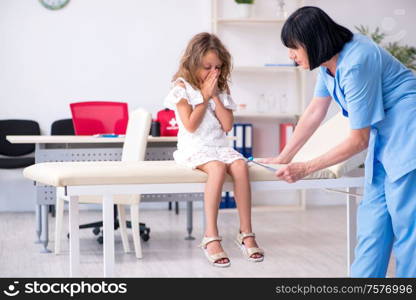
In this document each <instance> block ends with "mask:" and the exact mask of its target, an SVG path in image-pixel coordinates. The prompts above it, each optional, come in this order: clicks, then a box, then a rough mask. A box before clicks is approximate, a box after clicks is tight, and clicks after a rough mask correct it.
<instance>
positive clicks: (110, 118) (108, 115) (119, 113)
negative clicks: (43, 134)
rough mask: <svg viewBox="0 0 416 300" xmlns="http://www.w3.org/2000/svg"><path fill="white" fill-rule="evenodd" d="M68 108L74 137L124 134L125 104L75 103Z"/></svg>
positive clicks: (125, 124) (102, 102)
mask: <svg viewBox="0 0 416 300" xmlns="http://www.w3.org/2000/svg"><path fill="white" fill-rule="evenodd" d="M70 107H71V113H72V120H73V123H74V129H75V134H76V135H93V134H103V133H115V134H125V133H126V128H127V122H128V119H129V113H128V107H127V103H125V102H109V101H91V102H77V103H71V104H70Z"/></svg>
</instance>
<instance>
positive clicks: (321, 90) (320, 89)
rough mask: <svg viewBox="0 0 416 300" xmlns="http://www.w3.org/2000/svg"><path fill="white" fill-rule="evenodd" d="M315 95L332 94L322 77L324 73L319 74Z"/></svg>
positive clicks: (326, 95) (324, 95)
mask: <svg viewBox="0 0 416 300" xmlns="http://www.w3.org/2000/svg"><path fill="white" fill-rule="evenodd" d="M313 95H314V97H329V96H331V95H330V94H329V92H328V89H327V87H326V84H325V81H324V80H323V79H322V75H321V74H319V75H318V78H317V80H316V84H315V91H314V93H313Z"/></svg>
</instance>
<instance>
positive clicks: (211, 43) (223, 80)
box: [173, 32, 232, 92]
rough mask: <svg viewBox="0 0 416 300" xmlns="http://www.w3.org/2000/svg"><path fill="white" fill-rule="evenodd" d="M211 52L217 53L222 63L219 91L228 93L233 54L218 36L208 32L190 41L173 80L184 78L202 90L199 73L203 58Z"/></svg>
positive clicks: (199, 34)
mask: <svg viewBox="0 0 416 300" xmlns="http://www.w3.org/2000/svg"><path fill="white" fill-rule="evenodd" d="M209 51H213V52H214V53H216V54H217V55H218V58H219V59H220V61H221V62H222V65H221V72H220V74H219V77H218V89H219V90H220V91H221V92H228V91H229V87H228V82H229V81H230V76H231V75H230V74H231V68H232V62H231V54H230V53H229V52H228V50H227V48H226V47H225V46H224V44H223V43H222V42H221V40H220V39H219V38H218V37H217V36H216V35H214V34H212V33H208V32H201V33H198V34H197V35H195V36H194V37H193V38H192V39H191V40H190V41H189V43H188V46H187V47H186V49H185V53H184V54H183V56H182V58H181V61H180V63H179V70H178V71H177V72H176V74H175V75H174V76H173V80H175V79H177V78H178V77H183V78H184V79H185V80H186V81H188V82H189V83H190V84H191V85H192V86H193V87H194V88H198V89H199V88H201V84H202V82H200V81H199V79H198V78H197V71H198V68H200V67H201V65H202V58H203V57H204V56H205V55H206V54H207V53H208V52H209Z"/></svg>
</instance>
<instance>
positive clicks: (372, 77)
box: [341, 62, 384, 129]
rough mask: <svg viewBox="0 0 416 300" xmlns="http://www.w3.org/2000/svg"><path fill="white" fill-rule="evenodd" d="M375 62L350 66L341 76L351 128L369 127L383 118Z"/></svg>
mask: <svg viewBox="0 0 416 300" xmlns="http://www.w3.org/2000/svg"><path fill="white" fill-rule="evenodd" d="M379 69H380V68H379V67H378V65H377V63H376V62H375V63H374V65H373V66H371V67H370V64H360V65H354V66H352V67H351V68H350V69H349V70H348V71H347V72H346V73H345V74H344V76H343V80H342V84H341V86H342V88H343V90H344V95H345V101H346V103H347V110H348V118H349V121H350V126H351V129H361V128H366V127H369V126H371V125H373V124H375V123H377V122H379V121H381V120H382V119H384V106H383V96H382V87H381V72H380V71H379Z"/></svg>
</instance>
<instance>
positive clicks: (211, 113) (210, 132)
mask: <svg viewBox="0 0 416 300" xmlns="http://www.w3.org/2000/svg"><path fill="white" fill-rule="evenodd" d="M178 82H183V83H184V86H185V87H182V86H180V85H178ZM219 98H220V100H221V101H222V103H223V104H224V107H226V108H228V109H232V110H235V109H236V104H235V103H234V101H233V100H232V98H231V96H230V95H228V94H227V93H221V94H220V95H219ZM181 99H186V100H187V101H188V103H189V104H190V105H192V108H194V107H195V106H196V105H198V104H201V103H203V102H204V99H203V97H202V94H201V92H200V90H198V89H194V88H193V87H192V86H191V85H190V84H189V83H188V82H186V80H185V79H183V78H182V77H179V78H177V79H176V80H175V81H174V82H173V83H172V89H171V90H170V92H169V94H168V95H167V97H166V98H165V101H164V105H165V107H167V108H170V109H173V110H174V111H175V116H176V121H177V123H178V127H179V132H178V150H176V151H175V152H174V153H173V158H174V159H175V161H176V163H178V164H180V165H183V166H187V167H190V168H193V169H195V168H196V167H198V166H200V165H203V164H205V163H207V162H209V161H214V160H218V161H222V162H224V163H226V164H230V163H232V162H233V161H235V160H237V159H244V160H245V158H244V156H242V155H241V154H240V153H239V152H237V151H236V150H234V149H233V148H232V147H230V145H229V144H230V141H229V140H228V139H227V137H226V134H225V132H224V130H223V129H222V128H221V124H220V122H219V120H218V119H217V117H216V116H215V102H214V100H212V99H210V100H209V105H208V107H207V110H206V112H205V115H204V117H203V119H202V121H201V124H200V125H199V127H198V129H197V130H195V132H189V131H187V130H186V128H185V127H184V125H183V123H182V121H181V119H180V117H179V113H178V111H177V109H176V104H177V103H178V102H179V101H180V100H181Z"/></svg>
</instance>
